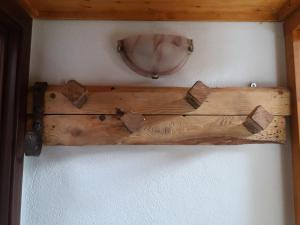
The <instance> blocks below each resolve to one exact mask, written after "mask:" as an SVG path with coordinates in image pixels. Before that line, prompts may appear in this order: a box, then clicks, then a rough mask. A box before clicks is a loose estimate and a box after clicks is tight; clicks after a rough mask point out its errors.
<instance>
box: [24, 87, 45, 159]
mask: <svg viewBox="0 0 300 225" xmlns="http://www.w3.org/2000/svg"><path fill="white" fill-rule="evenodd" d="M47 87H48V83H47V82H36V83H35V84H34V86H33V87H32V131H28V132H27V133H26V136H25V154H26V155H27V156H39V155H40V154H41V150H42V145H43V128H44V126H43V116H44V102H45V100H44V97H45V92H46V90H47Z"/></svg>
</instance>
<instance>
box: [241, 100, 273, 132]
mask: <svg viewBox="0 0 300 225" xmlns="http://www.w3.org/2000/svg"><path fill="white" fill-rule="evenodd" d="M272 120H273V115H272V114H271V113H269V112H268V111H267V110H266V109H265V108H264V107H262V106H257V107H256V108H255V109H254V110H253V111H252V112H251V113H250V115H249V116H248V117H247V119H246V121H245V122H244V123H243V124H244V126H245V127H246V128H247V130H248V131H249V132H251V133H252V134H256V133H259V132H261V131H263V130H265V129H266V128H267V127H268V126H269V124H270V123H271V122H272Z"/></svg>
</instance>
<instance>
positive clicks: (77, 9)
mask: <svg viewBox="0 0 300 225" xmlns="http://www.w3.org/2000/svg"><path fill="white" fill-rule="evenodd" d="M21 1H24V2H32V3H33V4H31V6H32V7H34V10H35V11H36V12H38V13H33V16H34V17H36V18H46V19H101V20H182V21H197V20H214V21H276V20H277V19H278V11H279V9H280V8H282V6H283V4H284V3H285V2H286V1H287V0H273V1H266V0H245V1H240V0H228V1H223V0H213V1H212V0H186V1H181V0H174V1H171V0H165V1H158V0H145V1H140V0H115V1H104V0H102V1H96V0H73V1H69V0H51V1H50V0H21ZM26 5H30V4H28V3H27V4H26ZM33 12H34V11H33Z"/></svg>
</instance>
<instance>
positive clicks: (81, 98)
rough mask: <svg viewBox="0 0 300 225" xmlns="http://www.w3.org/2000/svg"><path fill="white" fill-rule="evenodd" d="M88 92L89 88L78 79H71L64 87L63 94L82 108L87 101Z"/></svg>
mask: <svg viewBox="0 0 300 225" xmlns="http://www.w3.org/2000/svg"><path fill="white" fill-rule="evenodd" d="M87 93H88V91H87V89H86V88H85V87H84V86H83V85H81V84H80V83H78V82H77V81H76V80H69V81H68V82H67V83H65V84H64V86H63V89H62V94H63V95H64V96H65V97H67V98H68V99H69V100H70V101H71V102H72V104H73V105H74V106H76V107H77V108H81V107H82V106H83V105H84V104H85V103H86V101H87V99H88V97H87Z"/></svg>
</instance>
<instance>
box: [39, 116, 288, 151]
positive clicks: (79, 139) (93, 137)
mask: <svg viewBox="0 0 300 225" xmlns="http://www.w3.org/2000/svg"><path fill="white" fill-rule="evenodd" d="M245 119H246V117H240V116H226V117H223V116H146V120H145V125H144V126H143V128H142V129H141V130H139V131H137V132H134V133H131V132H129V131H128V129H127V128H126V127H125V126H124V124H123V122H122V121H121V120H120V119H118V118H117V117H116V116H110V115H109V116H105V119H104V120H103V119H100V118H99V116H98V115H63V116H62V115H49V116H45V118H44V123H45V133H44V144H46V145H71V146H82V145H106V144H139V145H142V144H153V145H157V144H176V145H178V144H179V145H183V144H185V145H189V144H191V145H195V144H248V143H284V142H285V119H284V118H283V117H274V119H273V121H272V123H271V124H270V125H269V126H268V128H267V129H266V130H264V131H262V132H260V133H258V134H254V135H253V134H251V133H250V132H249V131H248V130H247V129H246V128H245V127H244V126H243V125H242V123H243V121H244V120H245Z"/></svg>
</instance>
